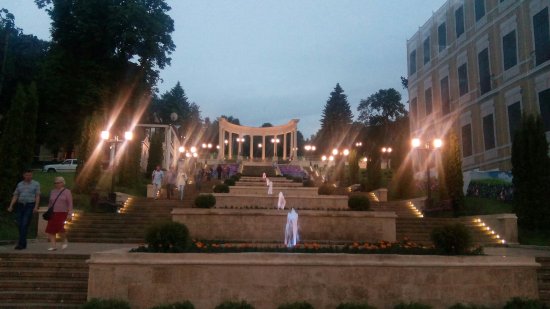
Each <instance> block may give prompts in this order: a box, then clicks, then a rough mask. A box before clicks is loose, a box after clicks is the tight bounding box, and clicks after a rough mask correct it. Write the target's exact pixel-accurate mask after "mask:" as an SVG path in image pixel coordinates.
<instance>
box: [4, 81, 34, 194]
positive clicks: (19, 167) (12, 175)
mask: <svg viewBox="0 0 550 309" xmlns="http://www.w3.org/2000/svg"><path fill="white" fill-rule="evenodd" d="M32 104H35V103H31V104H29V95H28V93H27V91H26V90H25V87H24V86H22V85H18V86H17V91H16V92H15V96H14V97H13V100H12V103H11V107H10V109H9V110H8V113H7V115H6V123H5V127H4V131H3V132H2V136H1V137H0V156H1V157H2V160H0V171H2V173H0V202H2V203H3V204H6V203H8V202H9V200H10V198H11V196H12V192H13V188H14V186H15V184H16V183H17V181H18V180H19V179H20V178H21V174H22V172H23V171H24V170H25V169H27V168H30V163H31V160H29V157H30V158H31V159H32V153H33V148H30V147H29V145H28V144H27V143H31V144H30V146H31V147H34V140H32V141H31V138H32V137H28V136H25V134H29V132H28V130H27V129H26V128H25V127H27V126H30V127H32V126H33V125H32V124H29V123H27V121H26V119H27V115H26V114H25V111H26V110H27V106H28V105H32ZM33 134H34V133H33ZM29 149H30V150H29ZM29 151H30V153H29Z"/></svg>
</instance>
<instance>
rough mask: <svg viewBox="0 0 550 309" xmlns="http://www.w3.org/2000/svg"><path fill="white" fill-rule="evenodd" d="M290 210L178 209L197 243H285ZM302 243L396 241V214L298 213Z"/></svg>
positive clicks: (176, 213) (174, 214) (179, 218)
mask: <svg viewBox="0 0 550 309" xmlns="http://www.w3.org/2000/svg"><path fill="white" fill-rule="evenodd" d="M288 212H289V211H288V210H257V209H199V208H174V209H173V210H172V220H173V221H176V222H181V223H184V224H185V225H187V228H189V232H190V234H191V237H192V238H194V239H216V240H233V241H268V242H271V241H275V242H277V241H280V242H281V243H282V242H283V241H284V235H285V233H284V229H285V225H286V217H287V214H288ZM298 214H299V219H298V225H299V231H300V240H301V241H304V242H314V241H371V242H372V241H379V240H387V241H395V240H396V237H395V218H396V217H397V216H396V215H395V213H394V212H378V211H335V212H327V211H313V210H304V211H298Z"/></svg>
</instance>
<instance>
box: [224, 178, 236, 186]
mask: <svg viewBox="0 0 550 309" xmlns="http://www.w3.org/2000/svg"><path fill="white" fill-rule="evenodd" d="M223 183H224V184H225V185H227V186H234V185H235V179H234V178H228V179H226V180H224V181H223Z"/></svg>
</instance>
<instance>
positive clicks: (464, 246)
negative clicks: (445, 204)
mask: <svg viewBox="0 0 550 309" xmlns="http://www.w3.org/2000/svg"><path fill="white" fill-rule="evenodd" d="M430 236H431V239H432V242H433V243H434V246H435V248H436V249H437V250H439V251H441V252H442V253H445V254H449V255H461V254H467V253H469V251H470V248H471V247H472V244H473V242H472V234H471V233H470V230H468V228H467V227H466V226H465V225H464V224H462V223H455V224H447V225H444V226H442V227H436V228H434V229H433V230H432V232H431V235H430Z"/></svg>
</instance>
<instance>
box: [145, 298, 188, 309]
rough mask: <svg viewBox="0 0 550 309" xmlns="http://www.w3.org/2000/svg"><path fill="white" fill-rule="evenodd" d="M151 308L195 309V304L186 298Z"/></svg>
mask: <svg viewBox="0 0 550 309" xmlns="http://www.w3.org/2000/svg"><path fill="white" fill-rule="evenodd" d="M151 309H195V306H193V304H192V303H191V302H190V301H187V300H186V301H184V302H179V303H173V304H167V305H159V306H155V307H153V308H151Z"/></svg>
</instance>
